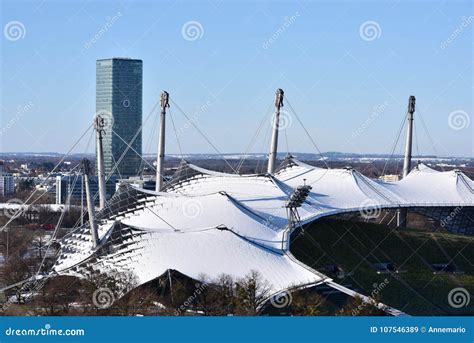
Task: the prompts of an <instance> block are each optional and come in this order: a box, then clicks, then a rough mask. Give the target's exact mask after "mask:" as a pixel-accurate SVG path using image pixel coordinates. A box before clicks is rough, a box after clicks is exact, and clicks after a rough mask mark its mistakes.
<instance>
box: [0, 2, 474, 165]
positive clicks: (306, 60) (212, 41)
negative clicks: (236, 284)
mask: <svg viewBox="0 0 474 343" xmlns="http://www.w3.org/2000/svg"><path fill="white" fill-rule="evenodd" d="M0 12H1V24H2V28H3V30H2V31H3V35H2V37H1V51H0V56H1V123H0V124H1V125H0V128H1V131H0V150H1V151H36V152H42V151H43V152H44V151H57V152H65V151H67V150H68V148H69V147H70V146H71V145H72V144H73V143H74V142H75V140H76V139H77V138H78V137H79V136H80V134H81V133H82V132H83V131H84V129H85V128H86V127H87V126H88V125H89V124H90V122H91V120H92V117H93V115H94V112H95V61H96V59H98V58H107V57H113V56H121V57H132V58H140V59H142V60H143V64H144V84H143V91H144V92H143V94H144V99H143V117H144V118H145V117H146V116H147V114H148V113H149V111H150V109H151V108H152V107H153V105H154V103H155V102H156V101H157V99H158V97H159V92H160V90H162V89H166V90H168V91H169V92H170V95H171V97H172V99H173V100H174V101H175V102H176V103H177V104H178V105H179V106H180V107H181V108H182V109H183V110H184V111H185V112H186V114H187V115H188V116H189V117H191V118H193V122H194V123H195V124H196V125H198V126H199V128H200V129H201V130H202V131H203V132H205V133H206V134H207V136H208V137H209V139H210V140H211V141H212V142H213V143H214V144H215V145H216V146H217V147H218V149H219V150H220V151H222V152H243V151H245V150H246V149H247V148H248V146H249V143H250V141H251V140H252V137H253V136H254V134H255V131H256V130H257V128H258V126H259V123H260V122H261V121H262V118H264V116H265V115H266V119H264V120H263V126H262V130H261V132H260V135H259V136H258V139H257V140H256V142H255V144H253V145H251V146H250V151H251V152H266V151H267V150H268V142H267V141H266V140H265V134H266V133H267V132H268V130H269V129H270V116H271V105H272V102H273V97H274V92H275V89H276V88H283V89H284V90H285V95H286V96H287V99H288V100H289V102H290V103H291V105H292V107H293V108H294V110H295V112H296V114H297V115H298V116H299V118H301V120H302V121H303V122H304V124H305V126H306V128H307V129H308V131H309V132H310V133H311V135H312V136H313V138H314V140H315V141H316V143H317V144H318V146H319V148H320V149H321V150H322V151H343V152H355V153H389V152H390V150H391V146H392V144H393V140H394V138H395V136H396V135H397V131H398V127H399V125H400V122H401V120H402V118H403V116H404V114H405V112H406V107H407V99H408V96H409V95H412V94H413V95H415V96H416V97H417V112H416V113H415V131H416V137H417V139H416V146H415V147H414V150H415V153H417V152H418V153H422V154H433V153H437V154H438V155H441V156H448V155H449V156H473V150H474V144H473V136H474V134H473V133H474V129H473V127H474V118H473V115H474V111H473V103H472V98H473V88H472V87H473V86H472V74H473V68H472V66H473V54H472V51H473V50H472V48H473V26H474V17H472V16H473V15H474V11H473V8H472V5H471V2H470V1H362V2H360V1H340V2H338V1H312V2H305V1H298V2H295V1H276V2H269V1H265V2H264V1H239V2H237V1H231V2H227V1H226V2H224V1H181V2H177V1H6V0H2V1H1V11H0ZM11 22H20V23H21V24H22V27H21V26H20V27H19V30H20V37H17V36H14V34H15V33H14V32H13V33H12V32H9V31H8V30H7V28H8V26H9V24H10V26H11V25H12V24H11ZM189 22H197V23H191V24H190V25H191V27H192V25H194V26H195V28H197V31H198V35H197V36H192V33H193V31H192V30H191V31H190V32H191V33H190V35H187V34H186V32H184V33H183V27H185V25H186V23H189ZM366 26H368V29H367V31H364V27H366ZM371 27H372V28H373V30H372V31H371V30H370V29H371ZM373 33H375V35H373V36H372V35H371V34H373ZM94 37H96V39H95V40H94V41H92V40H93V38H94ZM284 109H285V111H288V113H287V118H289V119H288V128H287V129H286V134H283V133H282V134H281V135H280V137H281V140H280V151H286V150H287V147H286V146H287V144H286V141H288V149H289V150H290V151H300V152H314V148H313V146H312V145H311V142H310V141H309V139H307V138H306V137H305V135H304V131H303V130H302V129H301V127H300V125H299V123H298V121H297V119H296V117H295V115H294V114H293V113H292V112H291V111H290V109H289V107H288V106H285V107H284ZM170 111H171V115H172V116H173V119H174V121H175V126H176V128H177V131H179V140H180V143H181V146H182V150H183V152H184V153H205V152H213V149H212V148H211V147H210V146H209V144H208V143H207V142H206V141H205V140H204V139H203V138H202V137H201V136H200V135H199V134H198V133H197V132H196V131H195V130H194V129H193V128H192V127H191V126H190V125H189V124H186V120H185V118H184V117H183V116H182V115H181V114H180V112H179V111H178V109H177V108H176V107H173V105H172V107H171V108H170ZM420 115H421V116H422V118H423V119H424V122H425V124H426V125H425V126H426V128H427V131H428V132H429V135H428V134H427V133H426V132H425V129H424V126H423V125H422V123H421V120H420ZM155 119H156V116H155V117H153V118H151V119H150V120H149V121H148V122H147V124H146V126H145V128H144V136H143V146H144V152H155V151H156V137H155V136H156V132H153V126H154V124H153V123H154V122H156V120H155ZM168 122H169V125H168V131H167V132H168V136H167V152H168V153H178V152H179V149H178V145H177V143H176V138H175V137H174V133H173V130H172V126H171V123H170V121H168ZM429 137H431V139H430V138H429ZM432 142H433V143H434V147H433V144H432ZM86 146H87V139H85V140H84V141H83V142H81V144H80V145H79V146H78V149H77V150H76V151H77V152H82V151H85V150H86ZM88 151H93V149H92V147H91V146H90V147H89V149H88ZM397 151H401V145H400V144H399V147H398V148H397Z"/></svg>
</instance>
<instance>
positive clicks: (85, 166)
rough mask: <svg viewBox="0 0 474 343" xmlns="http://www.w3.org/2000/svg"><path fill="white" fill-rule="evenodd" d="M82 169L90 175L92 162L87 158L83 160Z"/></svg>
mask: <svg viewBox="0 0 474 343" xmlns="http://www.w3.org/2000/svg"><path fill="white" fill-rule="evenodd" d="M82 171H83V173H84V175H89V174H90V173H91V162H90V161H89V160H88V159H87V158H84V159H83V160H82Z"/></svg>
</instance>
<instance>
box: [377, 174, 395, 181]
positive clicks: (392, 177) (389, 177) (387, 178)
mask: <svg viewBox="0 0 474 343" xmlns="http://www.w3.org/2000/svg"><path fill="white" fill-rule="evenodd" d="M399 179H400V177H399V176H398V175H396V174H393V175H382V176H381V177H379V180H382V181H385V182H395V181H398V180H399Z"/></svg>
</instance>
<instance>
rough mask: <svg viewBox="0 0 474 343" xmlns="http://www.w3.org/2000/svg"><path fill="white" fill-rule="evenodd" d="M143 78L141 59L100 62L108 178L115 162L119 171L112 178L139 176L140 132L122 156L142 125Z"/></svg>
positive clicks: (98, 93)
mask: <svg viewBox="0 0 474 343" xmlns="http://www.w3.org/2000/svg"><path fill="white" fill-rule="evenodd" d="M142 78H143V62H142V61H141V60H135V59H127V58H110V59H102V60H97V63H96V112H97V113H98V114H99V113H101V114H102V115H104V116H106V127H105V137H104V140H103V147H104V168H105V173H106V175H109V174H111V171H112V170H113V168H114V166H115V163H118V168H117V169H116V170H115V171H114V172H113V173H112V175H115V176H117V177H120V178H128V177H130V176H136V175H138V171H139V168H140V161H141V154H142V133H141V131H140V132H139V133H138V135H137V137H136V138H135V140H134V141H133V143H132V144H131V148H130V149H128V151H127V153H125V155H124V156H123V157H122V154H123V153H124V152H125V150H127V144H126V143H125V142H127V143H130V142H131V141H132V139H133V137H134V136H135V134H136V133H137V131H138V130H139V129H140V127H141V125H142ZM107 117H109V118H107ZM107 119H108V120H107ZM112 128H113V131H114V132H115V133H113V132H112ZM117 135H118V136H120V137H118V136H117ZM124 141H125V142H124Z"/></svg>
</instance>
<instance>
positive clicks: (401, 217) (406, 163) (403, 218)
mask: <svg viewBox="0 0 474 343" xmlns="http://www.w3.org/2000/svg"><path fill="white" fill-rule="evenodd" d="M415 101H416V99H415V97H414V96H413V95H410V97H409V98H408V115H407V137H406V142H405V158H404V160H403V178H405V177H406V176H407V175H408V173H409V172H410V170H411V157H412V143H413V113H415ZM406 223H407V209H406V208H402V209H400V210H399V211H398V213H397V227H401V226H406Z"/></svg>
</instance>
